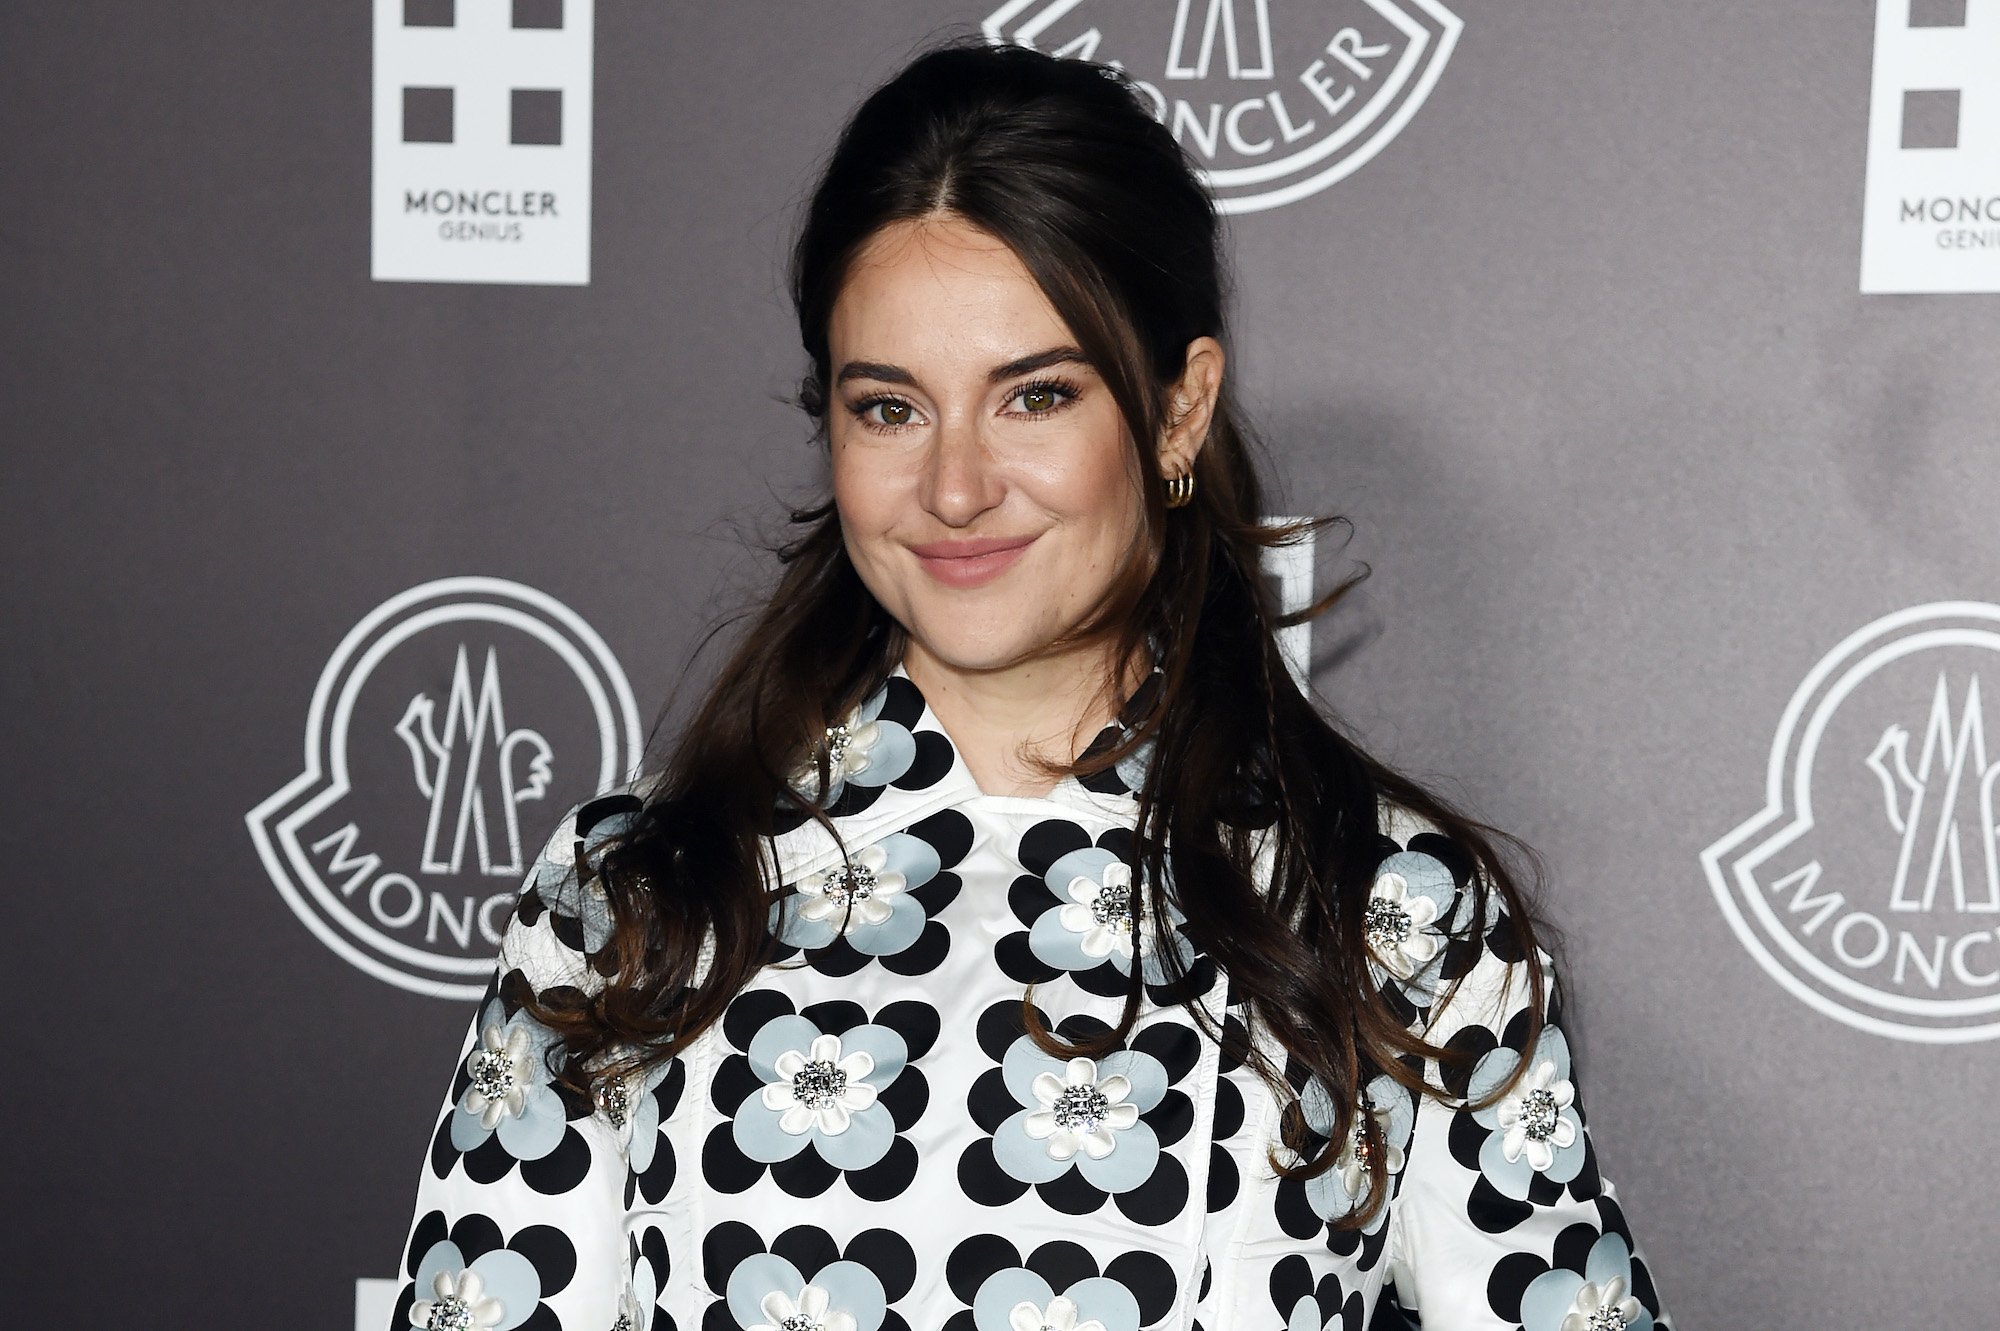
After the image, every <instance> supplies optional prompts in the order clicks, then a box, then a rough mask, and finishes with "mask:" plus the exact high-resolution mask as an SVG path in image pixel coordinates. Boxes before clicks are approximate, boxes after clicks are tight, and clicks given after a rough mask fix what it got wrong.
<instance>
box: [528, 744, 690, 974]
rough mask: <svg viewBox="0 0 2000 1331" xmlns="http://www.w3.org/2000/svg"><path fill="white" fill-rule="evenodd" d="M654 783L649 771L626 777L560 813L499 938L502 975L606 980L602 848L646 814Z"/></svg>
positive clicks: (608, 925)
mask: <svg viewBox="0 0 2000 1331" xmlns="http://www.w3.org/2000/svg"><path fill="white" fill-rule="evenodd" d="M653 782H654V778H652V777H650V776H642V777H638V778H635V779H633V780H629V781H625V782H621V783H620V784H618V785H616V786H612V787H610V788H608V789H605V790H603V791H600V792H598V793H597V794H594V795H592V796H590V797H589V798H587V799H583V800H579V801H577V802H576V803H574V804H571V805H570V806H568V808H566V809H565V810H564V811H563V813H562V815H561V816H560V817H559V818H557V819H556V820H555V826H554V827H553V829H552V830H551V831H550V832H549V835H548V838H547V840H546V841H545V842H544V843H543V844H542V848H541V851H540V852H539V853H538V854H537V855H536V856H535V860H534V863H533V864H532V865H530V866H529V868H528V872H527V876H526V878H525V879H524V880H523V881H522V883H521V889H520V893H519V895H518V897H517V898H516V901H515V906H514V914H513V917H512V918H511V919H510V921H509V922H508V926H507V930H506V933H505V934H504V936H503V937H502V938H501V940H500V969H501V972H502V973H503V974H506V973H509V972H512V971H519V972H520V973H521V976H522V978H523V979H525V980H526V981H527V982H528V983H529V984H530V985H531V986H532V987H533V988H534V989H535V990H536V991H537V992H542V991H546V990H548V989H550V988H552V987H555V986H571V987H575V988H578V989H582V990H584V991H585V992H587V993H594V992H596V991H597V990H599V989H601V988H602V987H603V985H604V983H605V975H604V972H603V969H602V968H601V966H600V965H599V964H598V961H599V958H600V957H601V956H602V955H603V954H604V952H605V949H606V947H607V945H608V944H609V943H610V941H611V932H612V915H611V907H610V902H609V899H608V898H607V897H606V895H605V891H604V887H603V884H602V882H601V881H600V879H599V878H598V875H597V869H596V863H597V858H598V853H599V852H600V851H601V850H602V849H603V847H604V846H605V845H606V844H607V843H608V842H609V841H611V840H612V839H613V838H615V837H617V836H619V835H621V834H623V833H624V832H626V831H628V830H630V829H631V827H632V826H633V825H634V824H635V823H636V822H637V821H638V819H639V818H640V817H641V816H642V814H643V811H644V809H645V806H646V797H647V796H648V794H649V793H650V792H651V789H652V786H653Z"/></svg>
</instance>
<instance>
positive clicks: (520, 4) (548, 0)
mask: <svg viewBox="0 0 2000 1331" xmlns="http://www.w3.org/2000/svg"><path fill="white" fill-rule="evenodd" d="M562 25H563V0H514V26H515V27H517V28H560V27H561V26H562Z"/></svg>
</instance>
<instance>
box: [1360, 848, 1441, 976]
mask: <svg viewBox="0 0 2000 1331" xmlns="http://www.w3.org/2000/svg"><path fill="white" fill-rule="evenodd" d="M1437 917H1438V907H1437V902H1435V901H1432V900H1431V899H1430V898H1429V897H1427V896H1425V895H1424V894H1423V893H1421V892H1418V893H1415V894H1412V893H1411V891H1410V884H1409V880H1408V879H1406V878H1404V877H1403V875H1401V874H1399V873H1393V872H1392V873H1385V874H1383V875H1382V876H1381V877H1380V878H1377V879H1376V880H1375V886H1374V887H1372V888H1370V889H1369V890H1368V906H1367V915H1366V918H1365V924H1366V928H1367V931H1368V947H1369V949H1370V950H1371V951H1373V952H1374V954H1375V959H1376V960H1377V961H1379V962H1381V964H1382V968H1383V969H1384V970H1386V971H1388V972H1389V973H1390V974H1391V975H1393V976H1395V977H1396V978H1397V979H1399V980H1407V979H1409V978H1410V977H1411V976H1413V975H1415V974H1416V973H1417V972H1418V971H1420V970H1422V969H1423V968H1424V967H1425V966H1427V965H1429V964H1430V961H1431V958H1433V957H1435V956H1437V954H1438V949H1439V947H1441V946H1442V943H1441V942H1440V940H1439V938H1438V934H1437V931H1436V930H1435V929H1433V928H1431V925H1432V924H1434V923H1435V922H1436V921H1437Z"/></svg>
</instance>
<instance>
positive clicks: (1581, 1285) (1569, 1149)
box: [1375, 833, 1671, 1331]
mask: <svg viewBox="0 0 2000 1331" xmlns="http://www.w3.org/2000/svg"><path fill="white" fill-rule="evenodd" d="M1468 866H1469V860H1468V859H1467V857H1465V856H1464V855H1463V854H1462V853H1455V843H1452V842H1449V841H1447V840H1446V839H1444V838H1442V837H1440V836H1438V835H1436V834H1435V833H1419V834H1417V835H1415V836H1412V837H1411V838H1410V840H1409V842H1408V848H1407V849H1406V850H1405V851H1404V852H1403V853H1401V854H1400V855H1395V856H1391V857H1390V858H1389V859H1388V860H1387V861H1385V862H1384V866H1383V873H1385V874H1393V875H1395V878H1394V879H1393V880H1392V881H1390V882H1389V883H1386V884H1385V883H1384V882H1383V880H1382V878H1380V877H1378V880H1377V884H1376V889H1375V896H1376V897H1383V896H1385V895H1389V896H1398V895H1399V896H1400V898H1401V901H1402V906H1403V908H1404V909H1405V911H1406V913H1407V914H1408V915H1410V916H1411V917H1418V916H1422V917H1426V918H1430V917H1435V925H1434V926H1433V927H1434V928H1435V929H1436V932H1437V939H1436V947H1435V951H1434V952H1433V949H1432V946H1431V945H1429V944H1423V943H1419V944H1418V945H1417V946H1416V947H1415V948H1414V949H1413V952H1414V953H1415V954H1416V955H1410V956H1405V957H1400V958H1398V957H1393V956H1392V957H1391V960H1392V962H1400V964H1399V965H1397V966H1396V967H1395V970H1399V971H1403V972H1407V973H1409V974H1408V975H1407V976H1396V977H1395V978H1396V979H1397V980H1398V982H1399V983H1400V984H1401V985H1402V988H1403V990H1404V992H1405V993H1407V994H1408V995H1409V997H1410V999H1411V1002H1412V1006H1413V1008H1414V1009H1415V1010H1416V1011H1417V1012H1419V1013H1420V1014H1421V1015H1422V1019H1423V1020H1426V1021H1428V1023H1429V1026H1428V1038H1429V1039H1431V1040H1432V1041H1433V1042H1434V1043H1437V1044H1440V1045H1444V1046H1446V1047H1448V1048H1452V1049H1455V1050H1459V1051H1463V1053H1464V1054H1465V1055H1466V1056H1467V1057H1466V1060H1465V1061H1464V1062H1463V1063H1462V1064H1459V1065H1456V1066H1455V1067H1446V1068H1442V1069H1441V1068H1440V1067H1439V1064H1438V1062H1437V1061H1436V1060H1433V1061H1432V1062H1431V1063H1430V1065H1429V1067H1428V1069H1427V1073H1428V1079H1429V1080H1430V1082H1431V1084H1432V1085H1433V1086H1434V1087H1437V1088H1439V1089H1441V1090H1443V1091H1445V1092H1446V1094H1445V1095H1444V1096H1443V1097H1442V1098H1440V1097H1436V1096H1431V1095H1426V1096H1423V1097H1421V1098H1419V1100H1418V1103H1417V1105H1416V1107H1415V1113H1414V1115H1412V1116H1408V1117H1405V1118H1404V1119H1403V1121H1404V1122H1411V1123H1412V1127H1411V1129H1410V1136H1409V1140H1408V1142H1407V1145H1406V1146H1405V1147H1404V1157H1405V1160H1404V1172H1403V1175H1402V1177H1401V1179H1400V1182H1399V1185H1398V1190H1397V1191H1396V1192H1395V1194H1394V1200H1393V1205H1392V1208H1391V1211H1390V1220H1389V1260H1390V1273H1391V1278H1392V1280H1393V1282H1394V1289H1393V1294H1394V1298H1395V1300H1396V1302H1397V1303H1398V1304H1399V1305H1400V1306H1401V1307H1402V1308H1403V1309H1404V1310H1405V1311H1406V1312H1408V1313H1410V1314H1414V1316H1413V1317H1412V1318H1411V1320H1412V1321H1413V1322H1420V1324H1421V1325H1422V1326H1424V1327H1426V1328H1428V1329H1429V1331H1489V1329H1495V1331H1505V1329H1507V1328H1515V1327H1520V1328H1523V1331H1609V1329H1610V1328H1621V1329H1622V1331H1650V1329H1651V1328H1653V1327H1660V1328H1670V1327H1671V1323H1670V1322H1669V1321H1668V1320H1667V1318H1666V1317H1665V1315H1664V1314H1663V1311H1662V1309H1661V1306H1660V1300H1659V1296H1658V1294H1657V1292H1656V1291H1655V1289H1654V1287H1653V1279H1652V1275H1651V1272H1650V1271H1648V1269H1647V1266H1646V1262H1645V1259H1644V1258H1643V1256H1642V1255H1641V1254H1640V1253H1639V1252H1638V1250H1637V1249H1636V1247H1635V1245H1634V1243H1633V1239H1632V1235H1631V1232H1630V1230H1629V1229H1628V1228H1627V1227H1626V1223H1625V1217H1624V1214H1623V1212H1622V1211H1621V1210H1620V1208H1619V1205H1618V1201H1617V1197H1616V1194H1615V1192H1614V1190H1613V1189H1612V1187H1611V1185H1610V1183H1608V1182H1607V1181H1606V1180H1605V1179H1604V1177H1603V1175H1602V1174H1601V1173H1600V1172H1599V1168H1598V1159H1597V1152H1596V1148H1595V1146H1594V1144H1593V1143H1592V1141H1591V1137H1590V1133H1589V1131H1588V1129H1587V1128H1586V1126H1585V1122H1584V1115H1583V1103H1582V1100H1581V1099H1580V1098H1579V1095H1578V1090H1577V1069H1576V1066H1575V1063H1574V1061H1573V1059H1572V1057H1571V1051H1570V1047H1569V1042H1568V1040H1567V1038H1566V1037H1565V1036H1564V1034H1563V1030H1562V1026H1561V1013H1560V1010H1559V1008H1556V1007H1554V1006H1551V1007H1550V1008H1549V1009H1548V1019H1547V1021H1546V1022H1545V1024H1544V1025H1543V1027H1542V1029H1541V1030H1540V1031H1539V1032H1537V1033H1534V1034H1533V1035H1532V1036H1531V1034H1530V1029H1531V1027H1532V1024H1533V1022H1532V1012H1531V990H1530V979H1529V971H1528V966H1527V963H1526V962H1525V960H1524V959H1522V957H1521V955H1520V953H1519V952H1518V951H1517V950H1516V948H1515V945H1514V943H1513V941H1512V940H1513V938H1514V933H1513V930H1512V929H1511V927H1508V926H1507V922H1506V921H1505V919H1504V917H1503V916H1502V915H1501V914H1500V913H1499V911H1498V909H1497V905H1489V908H1488V910H1487V911H1486V912H1485V914H1486V919H1485V921H1484V923H1483V926H1482V925H1478V924H1474V923H1472V921H1471V916H1472V914H1473V910H1472V907H1471V902H1470V897H1471V894H1470V893H1469V892H1468V891H1465V890H1464V888H1465V885H1466V882H1467V880H1468V878H1469V876H1470V875H1469V872H1468ZM1426 895H1427V896H1428V898H1429V899H1431V900H1433V901H1434V903H1435V905H1436V907H1437V909H1436V910H1435V911H1432V910H1429V909H1426V908H1425V907H1423V906H1421V905H1419V904H1418V903H1417V898H1419V897H1424V896H1426ZM1493 901H1494V902H1496V903H1497V898H1494V899H1493ZM1454 926H1456V927H1454ZM1412 933H1414V929H1413V930H1412ZM1540 957H1541V960H1542V963H1543V969H1544V976H1545V978H1544V984H1545V987H1546V988H1547V990H1548V992H1550V993H1552V994H1553V993H1555V992H1556V989H1555V985H1554V971H1553V967H1552V966H1551V965H1550V963H1549V959H1548V957H1547V954H1546V953H1543V954H1540ZM1420 958H1428V959H1429V960H1430V961H1431V964H1430V965H1428V966H1426V965H1422V964H1420ZM1391 975H1394V971H1391ZM1453 977H1459V983H1458V987H1457V989H1456V990H1455V991H1453V990H1450V989H1449V988H1448V982H1449V979H1450V978H1453ZM1385 978H1388V977H1385ZM1524 1066H1525V1072H1524V1074H1523V1075H1522V1076H1521V1078H1520V1080H1518V1081H1516V1082H1515V1083H1514V1084H1513V1087H1512V1089H1511V1090H1509V1091H1508V1092H1507V1094H1506V1095H1504V1096H1502V1097H1501V1098H1499V1099H1498V1100H1497V1101H1494V1102H1492V1103H1490V1104H1487V1105H1486V1106H1485V1107H1483V1108H1482V1107H1477V1106H1478V1105H1479V1102H1480V1101H1482V1100H1485V1099H1488V1098H1489V1097H1490V1093H1491V1092H1492V1091H1494V1090H1495V1089H1496V1088H1498V1087H1500V1086H1501V1085H1503V1084H1505V1083H1506V1082H1507V1080H1508V1079H1509V1078H1510V1077H1511V1076H1513V1075H1514V1073H1515V1072H1516V1070H1517V1069H1520V1068H1523V1067H1524Z"/></svg>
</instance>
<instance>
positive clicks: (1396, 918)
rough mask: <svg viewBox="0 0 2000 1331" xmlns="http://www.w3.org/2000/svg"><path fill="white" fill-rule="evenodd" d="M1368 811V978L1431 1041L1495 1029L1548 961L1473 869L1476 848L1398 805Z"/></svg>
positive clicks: (1477, 863) (1489, 878)
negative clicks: (1372, 831) (1376, 837)
mask: <svg viewBox="0 0 2000 1331" xmlns="http://www.w3.org/2000/svg"><path fill="white" fill-rule="evenodd" d="M1377 808H1378V820H1377V826H1378V828H1379V830H1380V833H1381V837H1382V844H1381V850H1382V855H1381V858H1380V861H1379V862H1378V863H1377V865H1376V867H1375V871H1374V881H1373V882H1372V883H1371V884H1370V886H1369V889H1368V900H1367V905H1366V908H1365V909H1366V911H1367V924H1366V928H1367V936H1368V943H1369V951H1370V955H1371V966H1370V969H1371V970H1372V971H1374V972H1375V978H1376V979H1377V980H1378V981H1379V982H1380V983H1382V984H1383V985H1384V986H1387V987H1390V988H1392V989H1393V990H1394V991H1395V992H1396V994H1397V995H1398V996H1399V997H1400V999H1401V1000H1402V1002H1403V1003H1406V1004H1407V1005H1408V1006H1409V1008H1410V1009H1411V1011H1410V1013H1409V1015H1410V1016H1411V1018H1412V1024H1413V1025H1420V1026H1423V1027H1425V1028H1426V1029H1428V1030H1429V1031H1430V1032H1431V1034H1432V1036H1433V1038H1438V1037H1443V1036H1447V1035H1448V1034H1449V1033H1450V1032H1452V1031H1454V1030H1457V1029H1459V1028H1462V1027H1464V1026H1466V1025H1470V1024H1483V1025H1489V1026H1495V1025H1504V1024H1505V1023H1506V1021H1507V1020H1508V1018H1509V1017H1511V1016H1512V1015H1514V1014H1515V1013H1516V1012H1518V1010H1519V1009H1520V1008H1521V1007H1522V1006H1523V1005H1524V1004H1527V1003H1530V1002H1531V1001H1532V1000H1531V999H1530V997H1529V991H1530V990H1531V989H1532V988H1534V987H1535V977H1534V976H1533V975H1532V974H1531V972H1534V971H1543V970H1546V968H1547V967H1548V965H1549V957H1548V954H1547V953H1546V952H1544V951H1542V950H1541V949H1540V947H1539V946H1538V945H1537V944H1536V943H1535V941H1534V935H1533V931H1532V928H1531V926H1530V925H1529V923H1528V922H1527V921H1526V920H1525V919H1524V918H1521V917H1518V916H1517V914H1516V912H1515V910H1514V909H1513V907H1512V905H1511V903H1510V901H1509V899H1508V895H1507V894H1506V893H1505V892H1503V891H1502V890H1501V889H1500V887H1499V886H1498V885H1497V884H1496V882H1495V881H1494V875H1493V874H1492V872H1491V870H1490V869H1489V867H1488V866H1486V865H1485V864H1483V863H1482V862H1481V858H1480V857H1481V854H1482V853H1485V851H1486V848H1485V847H1483V846H1481V847H1474V846H1472V845H1470V844H1468V842H1467V840H1466V839H1465V838H1464V837H1462V836H1459V835H1454V834H1453V832H1452V831H1451V830H1450V829H1449V828H1448V827H1446V826H1445V825H1444V824H1443V823H1442V822H1440V821H1439V820H1438V819H1437V818H1435V817H1433V816H1431V815H1428V814H1425V813H1423V812H1421V811H1419V810H1416V809H1413V808H1411V807H1409V806H1408V805H1406V804H1403V803H1400V802H1398V801H1394V800H1390V799H1386V798H1385V799H1382V800H1380V801H1378V805H1377ZM1531 952H1532V954H1533V958H1534V961H1535V962H1537V963H1539V965H1530V964H1529V957H1530V953H1531ZM1399 1006H1400V1004H1399Z"/></svg>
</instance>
